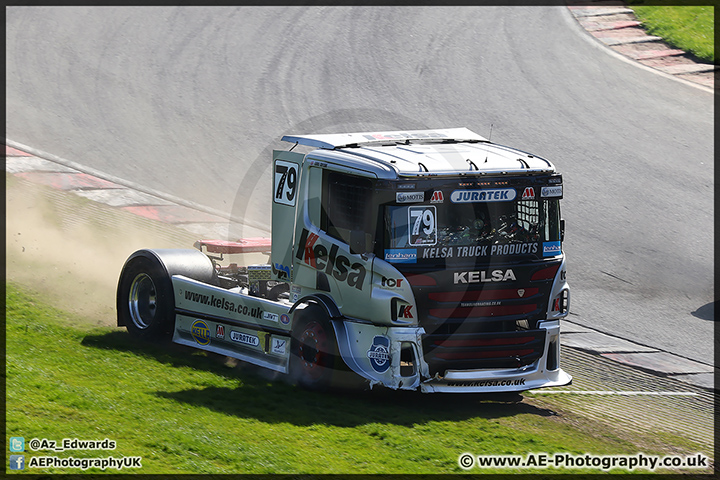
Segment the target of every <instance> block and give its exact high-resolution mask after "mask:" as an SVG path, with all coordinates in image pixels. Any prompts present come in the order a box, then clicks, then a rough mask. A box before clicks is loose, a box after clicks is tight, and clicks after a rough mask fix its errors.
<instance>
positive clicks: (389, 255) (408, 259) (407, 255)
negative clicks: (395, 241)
mask: <svg viewBox="0 0 720 480" xmlns="http://www.w3.org/2000/svg"><path fill="white" fill-rule="evenodd" d="M385 261H386V262H390V263H417V250H416V249H414V248H410V249H408V248H388V249H386V250H385Z"/></svg>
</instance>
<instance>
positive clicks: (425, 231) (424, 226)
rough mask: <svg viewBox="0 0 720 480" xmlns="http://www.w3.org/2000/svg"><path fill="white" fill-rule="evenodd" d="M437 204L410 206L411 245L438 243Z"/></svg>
mask: <svg viewBox="0 0 720 480" xmlns="http://www.w3.org/2000/svg"><path fill="white" fill-rule="evenodd" d="M436 212H437V211H436V210H435V206H432V205H431V206H423V207H408V227H409V230H410V232H409V233H410V245H435V244H436V243H437V217H436Z"/></svg>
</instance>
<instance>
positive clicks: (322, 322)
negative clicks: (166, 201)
mask: <svg viewBox="0 0 720 480" xmlns="http://www.w3.org/2000/svg"><path fill="white" fill-rule="evenodd" d="M299 315H300V317H299V318H298V319H297V320H296V324H295V327H294V328H293V334H292V336H293V338H292V343H291V346H290V373H291V376H292V378H293V380H295V381H296V382H297V383H298V384H300V385H302V386H303V387H305V388H309V389H312V390H325V389H327V388H329V387H330V386H331V385H332V383H333V378H334V377H335V375H336V372H337V370H338V369H339V368H340V367H341V363H342V361H341V360H340V358H339V354H338V350H337V344H336V342H335V333H334V331H333V329H332V326H331V325H330V322H329V320H328V319H327V316H325V315H323V313H322V312H321V311H320V309H319V308H317V307H312V306H311V307H308V308H306V309H305V310H303V311H302V312H301V313H299Z"/></svg>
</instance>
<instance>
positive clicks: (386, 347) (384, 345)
mask: <svg viewBox="0 0 720 480" xmlns="http://www.w3.org/2000/svg"><path fill="white" fill-rule="evenodd" d="M367 357H368V358H369V359H370V365H372V368H373V370H375V371H376V372H378V373H385V372H386V371H387V369H388V368H390V339H389V338H388V337H386V336H384V335H375V337H373V343H372V345H371V346H370V350H368V351H367Z"/></svg>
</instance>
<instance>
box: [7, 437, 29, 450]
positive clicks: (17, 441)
mask: <svg viewBox="0 0 720 480" xmlns="http://www.w3.org/2000/svg"><path fill="white" fill-rule="evenodd" d="M9 444H10V451H11V452H24V451H25V438H23V437H10V443H9Z"/></svg>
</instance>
